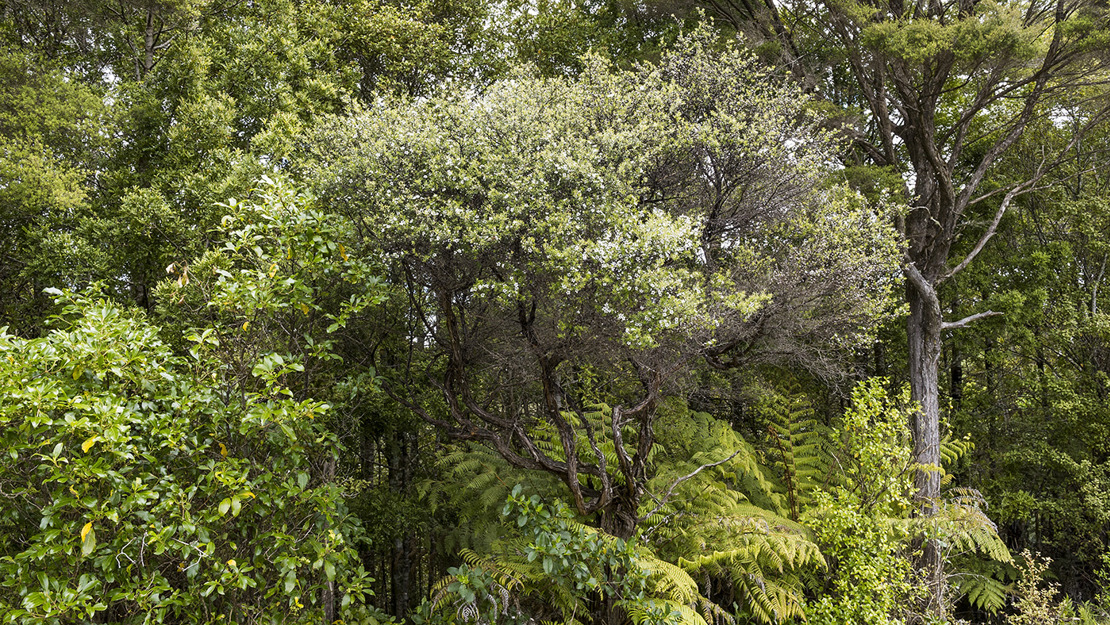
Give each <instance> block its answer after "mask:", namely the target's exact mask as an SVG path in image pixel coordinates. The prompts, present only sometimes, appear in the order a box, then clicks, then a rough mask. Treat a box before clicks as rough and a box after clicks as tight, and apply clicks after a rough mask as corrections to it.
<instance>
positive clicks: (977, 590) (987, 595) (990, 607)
mask: <svg viewBox="0 0 1110 625" xmlns="http://www.w3.org/2000/svg"><path fill="white" fill-rule="evenodd" d="M1012 586H1013V585H1012V584H1004V583H1002V582H1000V581H998V580H997V579H994V578H993V577H989V576H986V575H962V576H960V577H959V579H958V581H957V583H956V588H957V590H958V591H959V592H960V593H961V594H964V595H966V596H967V600H968V602H970V603H971V606H972V607H974V608H976V609H978V610H985V611H987V612H991V613H995V612H998V611H999V610H1001V609H1002V608H1004V607H1006V597H1007V596H1008V595H1009V594H1010V593H1011V592H1012V591H1013V588H1012Z"/></svg>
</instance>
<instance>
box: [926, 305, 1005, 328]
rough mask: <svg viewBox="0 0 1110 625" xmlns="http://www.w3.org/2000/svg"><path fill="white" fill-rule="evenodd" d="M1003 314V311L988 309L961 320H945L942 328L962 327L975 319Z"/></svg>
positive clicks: (941, 325)
mask: <svg viewBox="0 0 1110 625" xmlns="http://www.w3.org/2000/svg"><path fill="white" fill-rule="evenodd" d="M1001 314H1002V313H1000V312H996V311H993V310H988V311H985V312H981V313H975V314H974V315H970V316H967V317H964V318H963V319H960V320H959V321H945V322H944V323H942V324H940V329H941V330H955V329H956V328H962V327H964V326H966V325H967V324H969V323H972V322H973V321H978V320H980V319H984V318H986V317H996V316H998V315H1001Z"/></svg>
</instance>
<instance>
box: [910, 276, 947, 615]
mask: <svg viewBox="0 0 1110 625" xmlns="http://www.w3.org/2000/svg"><path fill="white" fill-rule="evenodd" d="M906 290H907V292H906V298H907V300H908V301H909V304H910V315H909V319H908V320H907V324H906V335H907V337H908V339H909V365H910V397H911V398H912V399H913V400H914V401H915V402H917V404H918V410H917V412H916V413H914V415H913V422H912V423H911V429H912V432H913V441H914V450H913V454H914V461H915V462H916V463H917V464H918V469H917V471H916V473H915V475H914V486H915V487H916V488H917V495H916V498H917V506H918V512H919V514H921V515H923V516H926V517H928V516H932V515H934V514H936V512H937V509H938V502H939V500H940V472H939V467H940V398H939V395H940V393H939V386H938V381H937V365H938V363H939V361H940V352H941V329H942V320H941V314H940V302H939V300H938V299H937V295H936V291H934V290H932V289H928V290H925V289H922V288H920V287H919V286H918V285H916V284H913V283H911V284H909V285H907V287H906ZM921 549H922V551H921V553H920V555H919V556H918V558H919V559H918V562H917V568H918V570H919V571H921V572H922V574H923V575H924V580H923V581H924V582H925V583H927V584H928V587H929V594H928V598H927V601H926V604H925V606H924V607H925V611H926V612H927V613H929V614H933V615H935V616H937V617H939V618H942V619H943V616H944V586H945V584H944V581H945V580H944V562H943V558H942V554H941V553H940V547H939V545H938V544H937V541H936V540H923V541H922V544H921Z"/></svg>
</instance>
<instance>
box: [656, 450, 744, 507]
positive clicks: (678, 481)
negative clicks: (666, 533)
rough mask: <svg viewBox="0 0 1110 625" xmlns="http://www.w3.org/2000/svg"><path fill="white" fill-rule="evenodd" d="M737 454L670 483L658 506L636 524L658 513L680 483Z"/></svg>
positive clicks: (733, 455) (734, 454) (705, 465)
mask: <svg viewBox="0 0 1110 625" xmlns="http://www.w3.org/2000/svg"><path fill="white" fill-rule="evenodd" d="M739 453H740V450H736V451H734V452H732V455H731V456H729V457H728V458H725V459H724V460H720V461H718V462H711V463H709V464H703V465H701V466H700V467H698V468H696V469H694V470H693V471H691V472H689V473H687V474H686V475H683V476H682V477H680V478H678V479H677V480H675V481H674V482H672V483H671V487H670V488H668V489H667V492H666V493H664V494H663V497H662V498H660V499H658V500H657V501H658V502H659V504H658V505H657V506H655V508H653V509H652V511H651V512H649V513H647V514H645V515H644V516H642V517H640V518H639V519H638V520H637V522H638V523H642V522H643V521H645V520H646V519H649V518H651V516H652V515H653V514H655V513H656V512H659V511H660V510H661V509H662V508H663V506H665V505H667V501H669V500H670V498H671V497H672V496H673V495H674V489H676V488H678V485H679V484H681V483H683V482H685V481H687V480H689V479H692V478H693V477H694V476H695V475H697V474H698V473H701V472H702V471H704V470H705V469H711V468H713V467H716V466H720V465H722V464H724V463H726V462H728V461H729V460H732V459H733V458H735V457H736V456H737V455H738V454H739Z"/></svg>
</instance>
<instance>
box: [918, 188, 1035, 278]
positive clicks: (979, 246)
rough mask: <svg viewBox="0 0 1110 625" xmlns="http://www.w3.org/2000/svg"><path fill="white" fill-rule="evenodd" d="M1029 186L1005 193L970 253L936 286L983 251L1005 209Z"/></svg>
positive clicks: (964, 267) (956, 272) (962, 268)
mask: <svg viewBox="0 0 1110 625" xmlns="http://www.w3.org/2000/svg"><path fill="white" fill-rule="evenodd" d="M1029 186H1030V183H1024V184H1019V185H1017V186H1015V187H1014V188H1012V189H1010V190H1009V191H1007V192H1006V195H1005V197H1003V198H1002V202H1000V203H999V205H998V210H997V211H996V212H995V214H994V220H993V221H991V225H990V226H989V227H988V228H987V231H986V232H984V233H983V236H981V237H979V242H978V243H976V244H975V247H974V248H973V249H972V250H971V252H969V253H968V255H967V256H965V257H964V259H963V260H962V261H960V264H958V265H956V266H955V267H953V268H952V269H949V270H948V271H947V272H946V273H945V274H944V275H943V276H941V277H940V280H937V284H940V283H941V282H944V281H945V280H947V279H948V278H951V277H952V276H954V275H956V274H958V273H960V272H961V271H963V270H964V269H966V268H967V266H968V265H969V264H970V263H971V261H972V260H974V259H975V257H976V256H978V255H979V252H981V251H983V248H984V247H985V246H986V245H987V241H990V239H991V237H993V236H994V233H995V231H996V230H998V224H999V222H1001V221H1002V216H1003V215H1005V214H1006V209H1008V208H1009V207H1010V202H1012V201H1013V200H1014V197H1015V196H1016V195H1017V194H1019V193H1022V192H1023V191H1025V189H1027V188H1028V187H1029Z"/></svg>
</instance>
